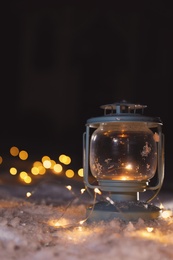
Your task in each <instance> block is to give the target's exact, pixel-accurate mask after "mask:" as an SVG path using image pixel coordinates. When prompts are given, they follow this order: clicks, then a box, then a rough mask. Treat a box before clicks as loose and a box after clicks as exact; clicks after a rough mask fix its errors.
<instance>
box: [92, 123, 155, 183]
mask: <svg viewBox="0 0 173 260" xmlns="http://www.w3.org/2000/svg"><path fill="white" fill-rule="evenodd" d="M156 168H157V144H156V141H155V138H154V134H153V132H152V131H151V129H149V128H148V126H147V124H146V123H144V122H140V123H138V122H126V123H122V122H118V123H117V122H115V123H114V122H111V123H101V124H100V126H99V127H98V128H97V129H96V130H95V131H94V132H93V134H92V136H91V140H90V170H91V173H92V175H93V176H94V177H95V178H96V179H97V180H101V179H104V180H122V181H123V180H124V181H127V180H135V181H136V180H137V181H142V180H148V179H151V178H152V177H153V176H154V175H155V172H156Z"/></svg>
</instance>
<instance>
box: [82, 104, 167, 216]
mask: <svg viewBox="0 0 173 260" xmlns="http://www.w3.org/2000/svg"><path fill="white" fill-rule="evenodd" d="M146 107H147V106H146V105H140V104H131V103H127V102H124V101H123V102H117V103H113V104H107V105H103V106H101V108H102V109H104V115H103V116H100V117H93V118H90V119H88V120H87V122H86V131H85V132H84V133H83V170H84V184H85V185H86V187H87V188H91V189H95V188H98V189H100V190H102V191H106V192H110V194H111V199H112V200H113V201H114V205H108V202H99V203H96V204H95V205H94V207H95V210H93V213H92V215H93V216H92V217H91V219H92V218H93V220H102V219H105V220H106V219H112V218H114V217H120V218H123V219H132V220H133V219H138V218H139V217H143V218H147V219H151V218H156V217H158V216H159V215H160V212H161V209H160V208H158V207H156V206H152V205H150V204H148V203H149V202H151V201H152V200H153V199H154V198H155V197H156V196H157V194H158V193H159V191H160V189H161V187H162V184H163V180H164V134H163V133H162V125H163V123H162V121H161V119H160V118H159V117H150V116H145V115H143V112H144V108H146ZM137 110H141V113H140V114H139V113H136V111H137ZM112 122H113V123H116V122H117V123H120V122H122V123H129V122H131V123H133V122H141V123H142V122H144V123H146V124H147V126H148V128H149V129H151V130H152V131H153V129H154V130H156V133H157V134H158V137H159V141H158V142H157V169H156V174H155V176H156V177H157V181H156V183H155V184H154V185H150V180H144V181H143V180H142V181H138V180H137V181H136V180H123V181H121V180H97V179H96V180H97V183H98V184H97V185H93V184H91V183H90V181H89V174H90V166H89V157H90V139H91V136H92V132H93V131H92V130H93V129H97V128H98V127H99V126H100V124H102V123H112ZM147 190H152V191H153V194H152V196H151V197H150V198H149V199H147V200H146V201H145V202H142V206H141V202H139V193H140V192H145V191H147ZM121 201H123V203H128V206H127V207H125V208H127V210H125V212H124V210H119V205H117V203H121ZM115 204H116V205H117V206H116V209H115ZM129 205H130V206H129ZM129 207H130V208H129ZM117 208H118V210H117ZM90 209H91V206H90V207H89V208H88V212H90ZM120 211H121V212H120ZM122 211H123V212H122Z"/></svg>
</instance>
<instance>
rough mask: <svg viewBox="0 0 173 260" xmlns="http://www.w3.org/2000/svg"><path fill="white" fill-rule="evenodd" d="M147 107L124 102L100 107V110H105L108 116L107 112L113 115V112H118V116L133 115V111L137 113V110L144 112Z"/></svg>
mask: <svg viewBox="0 0 173 260" xmlns="http://www.w3.org/2000/svg"><path fill="white" fill-rule="evenodd" d="M146 107H147V106H146V105H140V104H132V103H128V102H126V101H124V100H123V101H122V102H115V103H112V104H107V105H102V106H100V108H102V109H104V110H105V114H106V111H107V110H111V112H112V113H113V111H115V110H116V113H117V114H121V113H131V112H132V111H133V112H134V113H136V110H139V109H141V110H142V112H143V110H144V108H146Z"/></svg>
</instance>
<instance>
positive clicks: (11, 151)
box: [10, 146, 19, 156]
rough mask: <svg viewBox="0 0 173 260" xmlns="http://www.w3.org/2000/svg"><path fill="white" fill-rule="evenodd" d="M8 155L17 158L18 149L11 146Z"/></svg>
mask: <svg viewBox="0 0 173 260" xmlns="http://www.w3.org/2000/svg"><path fill="white" fill-rule="evenodd" d="M10 154H11V155H12V156H17V155H18V154H19V149H18V148H17V147H16V146H12V147H11V148H10Z"/></svg>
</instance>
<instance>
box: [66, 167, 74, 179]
mask: <svg viewBox="0 0 173 260" xmlns="http://www.w3.org/2000/svg"><path fill="white" fill-rule="evenodd" d="M65 175H66V177H67V178H73V176H74V171H73V170H71V169H68V170H67V171H66V172H65Z"/></svg>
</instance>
